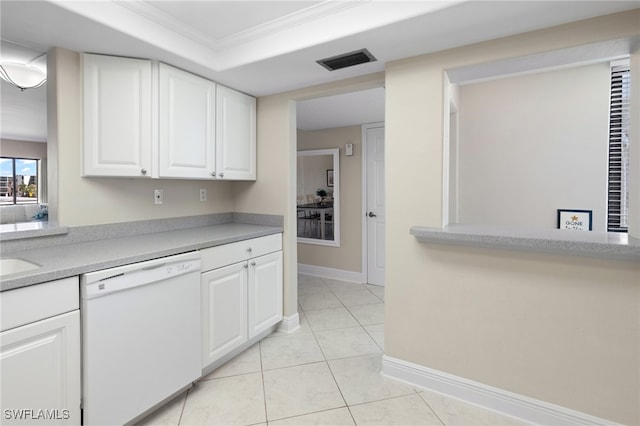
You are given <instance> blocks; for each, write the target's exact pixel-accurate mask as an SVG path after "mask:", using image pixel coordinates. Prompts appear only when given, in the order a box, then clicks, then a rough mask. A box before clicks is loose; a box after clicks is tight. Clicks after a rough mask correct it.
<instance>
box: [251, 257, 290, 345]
mask: <svg viewBox="0 0 640 426" xmlns="http://www.w3.org/2000/svg"><path fill="white" fill-rule="evenodd" d="M248 269H249V324H248V326H249V339H251V338H253V337H255V336H257V335H258V334H260V333H262V332H263V331H265V330H267V329H268V328H269V327H271V326H272V325H274V324H276V323H277V322H278V321H280V320H282V251H278V252H276V253H271V254H267V255H264V256H260V257H257V258H255V259H251V260H250V261H249V268H248Z"/></svg>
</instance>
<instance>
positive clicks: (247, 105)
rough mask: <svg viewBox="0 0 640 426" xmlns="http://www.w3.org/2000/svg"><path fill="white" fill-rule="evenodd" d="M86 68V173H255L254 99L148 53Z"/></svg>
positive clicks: (92, 62) (100, 59)
mask: <svg viewBox="0 0 640 426" xmlns="http://www.w3.org/2000/svg"><path fill="white" fill-rule="evenodd" d="M83 69H84V144H83V146H84V169H83V176H120V177H153V178H170V179H208V180H210V179H222V180H255V179H256V99H255V98H253V97H251V96H247V95H245V94H243V93H240V92H238V91H236V90H233V89H229V88H226V87H222V86H219V85H217V84H216V83H214V82H213V81H210V80H207V79H205V78H202V77H199V76H197V75H194V74H191V73H189V72H186V71H183V70H180V69H178V68H174V67H172V66H170V65H167V64H162V63H160V64H157V63H152V62H151V61H149V60H144V59H131V58H120V57H113V56H103V55H94V54H84V55H83Z"/></svg>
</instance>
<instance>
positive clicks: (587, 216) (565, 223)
mask: <svg viewBox="0 0 640 426" xmlns="http://www.w3.org/2000/svg"><path fill="white" fill-rule="evenodd" d="M558 229H569V230H572V231H591V230H593V210H576V209H558Z"/></svg>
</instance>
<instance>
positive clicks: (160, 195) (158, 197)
mask: <svg viewBox="0 0 640 426" xmlns="http://www.w3.org/2000/svg"><path fill="white" fill-rule="evenodd" d="M163 201H164V190H162V189H154V190H153V203H154V204H162V202H163Z"/></svg>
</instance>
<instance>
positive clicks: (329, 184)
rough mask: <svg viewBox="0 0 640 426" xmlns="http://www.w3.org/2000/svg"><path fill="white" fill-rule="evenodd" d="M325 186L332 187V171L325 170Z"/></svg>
mask: <svg viewBox="0 0 640 426" xmlns="http://www.w3.org/2000/svg"><path fill="white" fill-rule="evenodd" d="M327 186H333V169H328V170H327Z"/></svg>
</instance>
